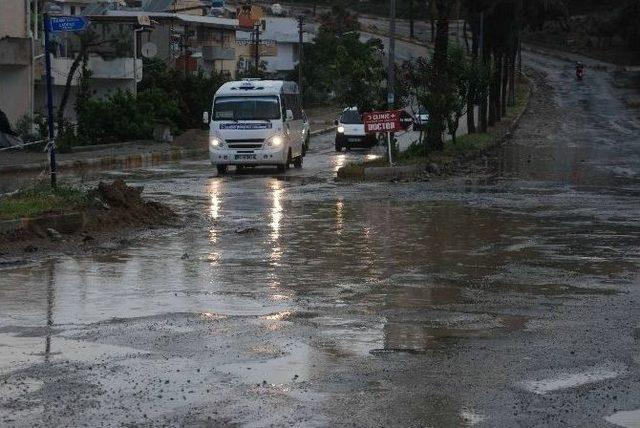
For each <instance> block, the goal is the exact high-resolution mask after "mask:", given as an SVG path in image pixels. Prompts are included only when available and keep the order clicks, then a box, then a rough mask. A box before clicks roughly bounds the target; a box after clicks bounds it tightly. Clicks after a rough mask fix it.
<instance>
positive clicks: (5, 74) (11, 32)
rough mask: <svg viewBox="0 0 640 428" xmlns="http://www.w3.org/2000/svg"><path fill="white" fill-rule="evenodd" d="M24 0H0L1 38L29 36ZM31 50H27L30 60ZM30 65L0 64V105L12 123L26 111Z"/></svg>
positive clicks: (28, 96) (27, 107) (27, 108)
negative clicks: (29, 51)
mask: <svg viewBox="0 0 640 428" xmlns="http://www.w3.org/2000/svg"><path fill="white" fill-rule="evenodd" d="M26 5H27V2H26V0H0V39H2V38H4V37H20V38H25V39H26V38H28V37H29V34H28V24H27V13H26V12H27V9H26V7H27V6H26ZM29 46H30V44H29ZM30 58H31V54H30V53H29V62H31V61H30ZM30 82H31V65H26V66H25V65H12V64H5V65H2V66H0V109H1V110H2V111H4V113H5V114H6V115H7V118H8V119H9V121H10V122H11V124H12V125H15V123H16V121H17V120H18V119H19V118H20V117H21V116H23V115H25V114H27V113H28V112H29V107H30V100H31V89H30V88H31V86H30Z"/></svg>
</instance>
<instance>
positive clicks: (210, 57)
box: [202, 46, 236, 61]
mask: <svg viewBox="0 0 640 428" xmlns="http://www.w3.org/2000/svg"><path fill="white" fill-rule="evenodd" d="M202 59H204V60H205V61H216V60H234V59H236V50H235V49H233V48H223V47H220V46H203V47H202Z"/></svg>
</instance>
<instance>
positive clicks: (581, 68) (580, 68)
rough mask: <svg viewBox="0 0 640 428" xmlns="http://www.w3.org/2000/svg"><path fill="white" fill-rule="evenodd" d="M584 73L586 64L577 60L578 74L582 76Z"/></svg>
mask: <svg viewBox="0 0 640 428" xmlns="http://www.w3.org/2000/svg"><path fill="white" fill-rule="evenodd" d="M583 74H584V64H583V63H581V62H580V61H578V62H576V76H578V77H582V75H583Z"/></svg>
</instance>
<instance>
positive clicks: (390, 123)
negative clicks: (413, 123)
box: [362, 110, 402, 134]
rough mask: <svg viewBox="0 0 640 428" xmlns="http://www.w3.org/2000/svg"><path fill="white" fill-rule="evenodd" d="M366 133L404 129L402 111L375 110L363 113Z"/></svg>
mask: <svg viewBox="0 0 640 428" xmlns="http://www.w3.org/2000/svg"><path fill="white" fill-rule="evenodd" d="M362 121H363V122H364V131H365V132H366V133H369V134H372V133H378V132H398V131H402V124H401V123H400V112H399V111H398V110H390V111H373V112H371V113H365V114H363V115H362Z"/></svg>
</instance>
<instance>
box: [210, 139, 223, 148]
mask: <svg viewBox="0 0 640 428" xmlns="http://www.w3.org/2000/svg"><path fill="white" fill-rule="evenodd" d="M209 144H210V145H211V147H214V148H218V147H222V139H220V138H218V137H211V138H209Z"/></svg>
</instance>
